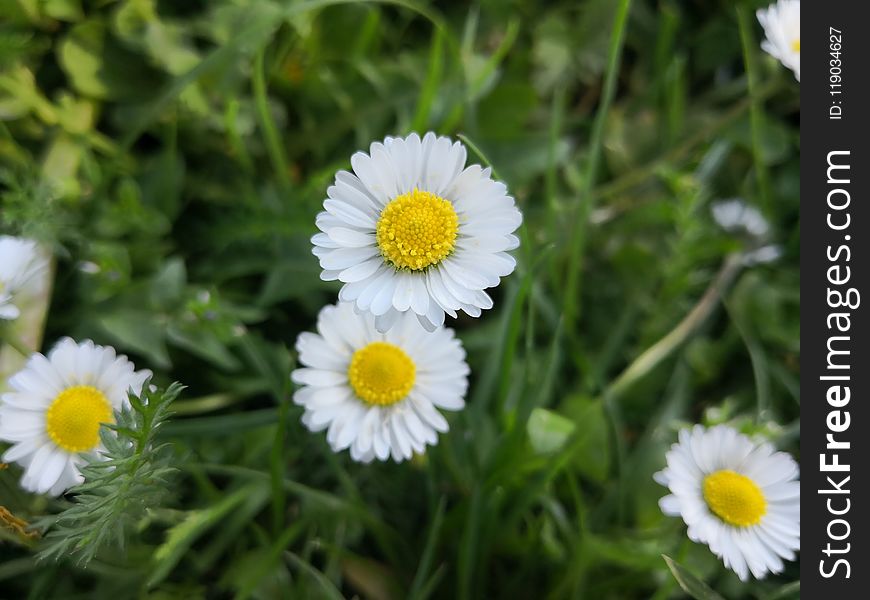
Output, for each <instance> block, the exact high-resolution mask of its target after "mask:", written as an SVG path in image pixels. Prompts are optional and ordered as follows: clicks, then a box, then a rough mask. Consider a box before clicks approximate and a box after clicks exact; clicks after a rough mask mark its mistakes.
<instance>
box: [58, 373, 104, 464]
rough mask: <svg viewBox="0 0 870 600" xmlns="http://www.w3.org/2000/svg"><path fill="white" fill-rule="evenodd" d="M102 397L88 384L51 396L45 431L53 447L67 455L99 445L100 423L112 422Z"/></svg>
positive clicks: (101, 394)
mask: <svg viewBox="0 0 870 600" xmlns="http://www.w3.org/2000/svg"><path fill="white" fill-rule="evenodd" d="M114 421H115V419H114V415H113V414H112V406H111V405H110V404H109V401H108V400H107V399H106V396H105V395H103V393H102V392H101V391H100V390H98V389H97V388H95V387H92V386H90V385H77V386H75V387H71V388H67V389H65V390H64V391H62V392H61V393H59V394H58V395H57V397H55V399H54V400H53V401H52V403H51V406H49V407H48V412H47V413H46V417H45V428H46V431H47V432H48V436H49V437H50V438H51V439H52V440H53V441H54V443H55V444H57V445H58V446H60V447H61V448H63V449H64V450H66V451H67V452H84V451H86V450H90V449H92V448H94V447H95V446H96V445H97V444H98V443H99V442H100V423H113V422H114Z"/></svg>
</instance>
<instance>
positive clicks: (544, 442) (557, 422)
mask: <svg viewBox="0 0 870 600" xmlns="http://www.w3.org/2000/svg"><path fill="white" fill-rule="evenodd" d="M574 428H575V425H574V422H573V421H571V420H570V419H567V418H565V417H563V416H562V415H560V414H557V413H554V412H553V411H551V410H547V409H545V408H536V409H534V410H532V414H531V416H530V417H529V422H528V424H527V425H526V429H527V431H528V433H529V442H531V444H532V448H533V449H534V450H535V452H537V453H538V454H551V453H553V452H556V451H557V450H559V449H560V448H561V447H562V446H564V445H565V442H566V441H567V440H568V438H569V437H570V436H571V434H572V433H574Z"/></svg>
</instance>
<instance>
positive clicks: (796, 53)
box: [755, 0, 801, 81]
mask: <svg viewBox="0 0 870 600" xmlns="http://www.w3.org/2000/svg"><path fill="white" fill-rule="evenodd" d="M755 15H756V16H757V17H758V22H759V23H761V26H762V27H763V28H764V35H765V37H766V38H767V39H765V40H764V41H763V42H761V49H762V50H764V51H765V52H767V53H768V54H770V55H771V56H772V57H774V58H775V59H777V60H778V61H779V62H781V63H782V64H784V65H785V66H786V67H788V68H789V69H791V70H792V71H794V76H795V78H796V79H797V80H798V81H800V80H801V0H778V2H777V3H776V4H771V5H770V6H768V7H767V8H764V9H759V10H758V11H757V12H756V13H755Z"/></svg>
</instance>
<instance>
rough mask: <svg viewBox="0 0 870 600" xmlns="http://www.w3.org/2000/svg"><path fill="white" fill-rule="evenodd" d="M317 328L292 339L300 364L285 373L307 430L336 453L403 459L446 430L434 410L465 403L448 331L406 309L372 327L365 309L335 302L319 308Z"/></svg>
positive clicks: (463, 368)
mask: <svg viewBox="0 0 870 600" xmlns="http://www.w3.org/2000/svg"><path fill="white" fill-rule="evenodd" d="M317 332H318V333H308V332H305V333H302V334H300V335H299V338H298V340H297V341H296V349H297V351H298V352H299V362H300V363H302V364H303V365H304V366H305V368H301V369H296V370H295V371H293V373H292V379H293V381H294V382H296V383H297V384H299V385H301V386H302V387H301V388H300V389H299V390H297V391H296V393H295V394H294V396H293V400H294V402H295V403H296V404H299V405H301V406H304V407H305V413H304V414H303V415H302V423H303V424H304V425H305V426H306V427H307V428H308V429H310V430H311V431H322V430H324V429H326V430H327V433H326V440H327V442H329V445H330V447H331V448H332V449H333V450H334V451H335V452H340V451H341V450H344V449H346V448H350V456H351V458H353V459H354V460H357V461H361V462H370V461H372V460H373V459H375V458H377V459H378V460H387V459H388V458H389V457H390V456H392V457H393V460H395V461H396V462H402V461H403V460H405V459H408V458H411V456H412V454H413V453H415V452H416V453H422V452H424V451H425V449H426V445H427V444H428V445H433V446H434V445H435V444H436V443H437V441H438V433H439V432H440V433H444V432H446V431H447V429H448V426H447V420H446V419H445V418H444V417H443V416H442V415H441V413H440V412H438V409H439V408H440V409H444V410H461V409H462V408H463V407H464V406H465V401H464V400H463V396H464V395H465V391H466V389H467V387H468V380H467V376H468V373H469V369H468V365H467V364H465V350H463V348H462V344H461V343H460V342H459V340H458V339H456V338H455V337H454V335H453V331H452V330H451V329H446V328H444V327H440V328H438V329H436V330H435V331H431V332H430V331H426V330H425V329H424V328H423V327H422V326H421V325H420V323H419V321H418V320H417V319H416V318H415V317H414V316H413V315H412V314H410V313H407V312H405V313H401V314H399V316H398V317H397V318H396V324H395V326H394V327H393V328H391V329H390V331H388V332H387V333H379V332H378V331H377V330H376V329H375V317H374V316H373V315H372V314H371V313H358V312H356V311H355V310H354V308H353V305H352V304H350V303H347V302H341V303H339V304H338V305H336V306H326V307H324V308H323V309H322V310H321V311H320V314H319V315H318V317H317Z"/></svg>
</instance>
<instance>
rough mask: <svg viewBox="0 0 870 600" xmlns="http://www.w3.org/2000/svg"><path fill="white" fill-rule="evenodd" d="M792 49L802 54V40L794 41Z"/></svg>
mask: <svg viewBox="0 0 870 600" xmlns="http://www.w3.org/2000/svg"><path fill="white" fill-rule="evenodd" d="M791 49H792V50H794V51H795V52H800V51H801V41H800V38H798V39H796V40H795V41H793V42H792V43H791Z"/></svg>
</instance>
